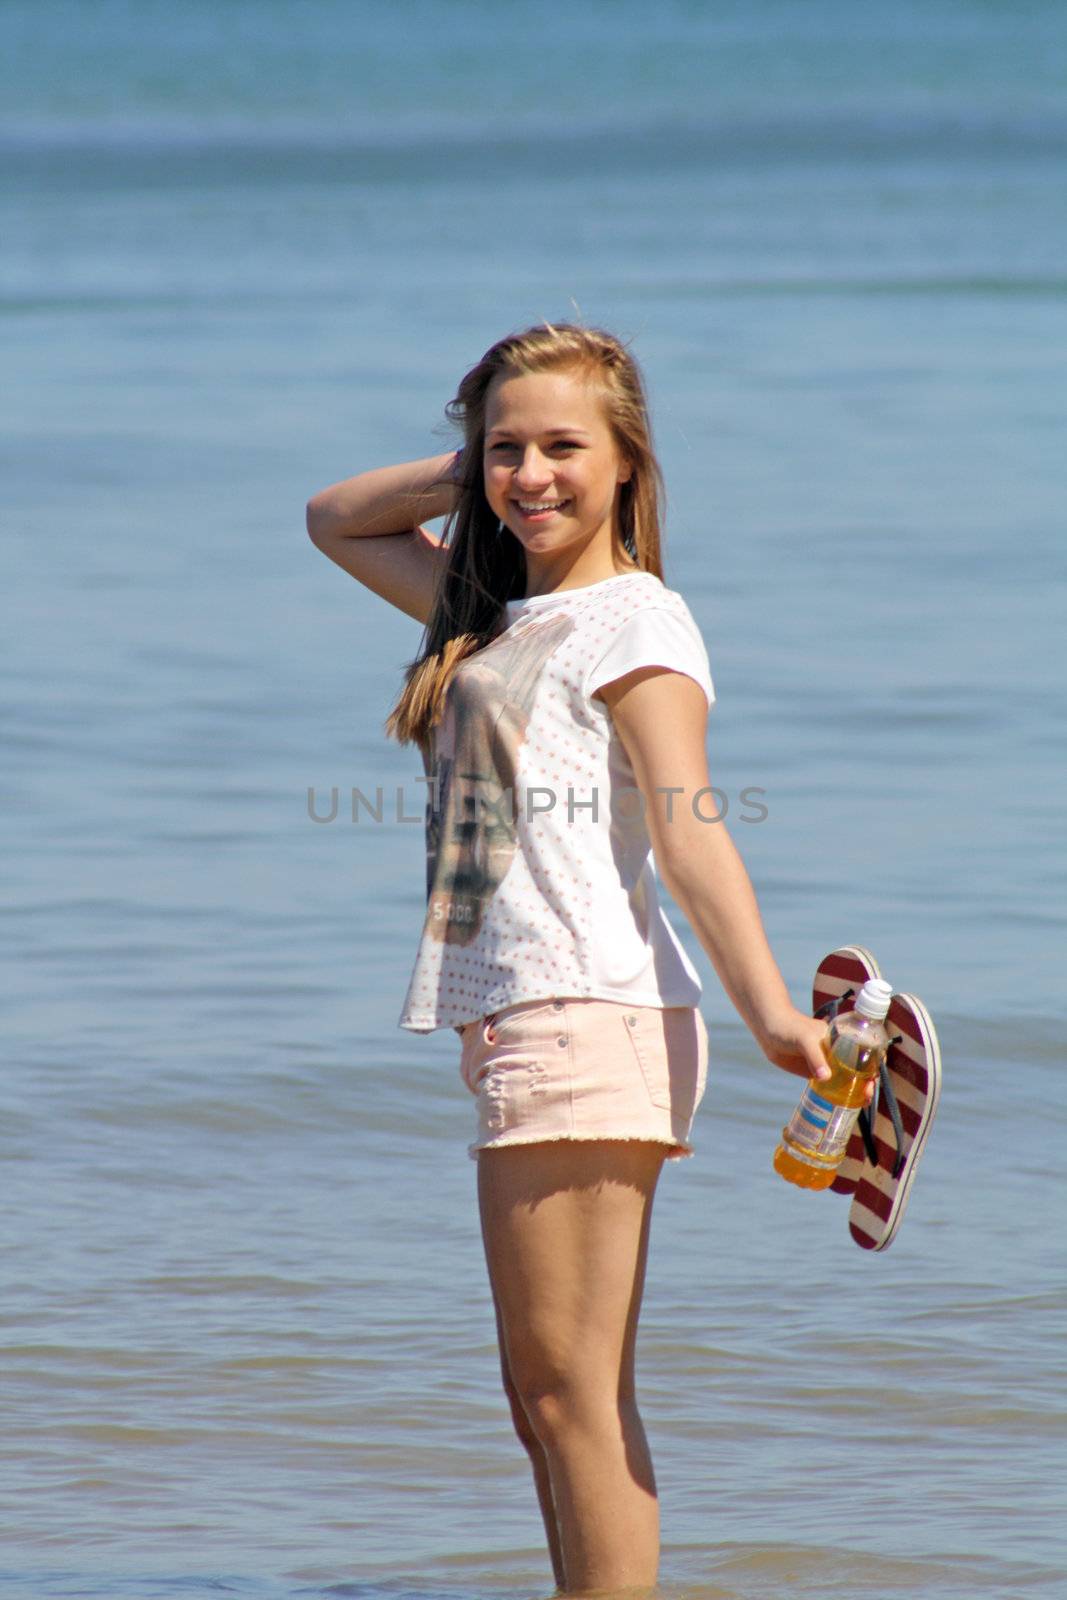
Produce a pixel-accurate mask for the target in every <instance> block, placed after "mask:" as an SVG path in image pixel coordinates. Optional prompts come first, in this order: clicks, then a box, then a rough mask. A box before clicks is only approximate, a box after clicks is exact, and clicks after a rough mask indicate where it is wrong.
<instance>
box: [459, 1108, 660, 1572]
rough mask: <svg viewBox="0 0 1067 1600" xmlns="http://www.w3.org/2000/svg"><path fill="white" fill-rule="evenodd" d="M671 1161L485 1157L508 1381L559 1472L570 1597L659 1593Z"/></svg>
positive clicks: (568, 1145) (634, 1149) (645, 1148)
mask: <svg viewBox="0 0 1067 1600" xmlns="http://www.w3.org/2000/svg"><path fill="white" fill-rule="evenodd" d="M664 1155H665V1150H664V1147H663V1145H660V1144H655V1143H653V1142H651V1141H645V1140H613V1139H605V1140H599V1139H598V1140H566V1139H560V1140H553V1141H549V1142H543V1143H536V1144H528V1145H512V1146H510V1147H508V1148H502V1149H497V1150H484V1151H482V1152H481V1154H480V1155H479V1158H478V1194H479V1204H480V1209H481V1218H482V1237H483V1241H484V1244H485V1252H486V1262H487V1265H488V1268H489V1276H490V1281H491V1283H492V1285H493V1295H494V1301H495V1304H496V1306H497V1315H498V1326H499V1328H500V1329H501V1330H502V1334H503V1338H502V1355H503V1358H504V1360H505V1361H506V1366H507V1372H508V1378H507V1379H506V1380H505V1386H506V1387H509V1386H510V1388H512V1389H513V1390H514V1393H515V1394H516V1395H517V1397H518V1400H519V1402H520V1405H521V1408H522V1411H523V1412H524V1413H525V1415H526V1417H527V1419H528V1421H529V1425H530V1429H531V1431H532V1433H533V1435H534V1437H535V1439H536V1440H537V1441H538V1443H539V1444H540V1446H541V1449H542V1451H543V1454H544V1460H545V1462H546V1463H547V1468H548V1478H549V1482H550V1485H551V1492H552V1505H553V1508H554V1512H555V1519H556V1527H557V1530H558V1536H559V1550H560V1555H561V1559H562V1567H563V1577H564V1580H565V1592H566V1593H567V1594H580V1593H582V1592H584V1591H587V1590H590V1589H611V1588H615V1589H619V1588H622V1587H624V1586H636V1585H651V1584H653V1583H654V1582H655V1578H656V1572H657V1568H658V1565H659V1505H658V1501H657V1499H656V1484H655V1477H654V1474H653V1470H652V1461H651V1458H650V1455H649V1450H648V1442H647V1440H646V1438H645V1432H644V1428H643V1426H642V1424H641V1418H640V1416H639V1414H638V1411H637V1403H636V1397H635V1388H634V1348H635V1342H636V1335H637V1319H638V1316H639V1313H640V1308H641V1296H642V1292H643V1289H644V1276H645V1264H646V1261H647V1254H648V1238H649V1227H650V1222H651V1209H652V1199H653V1195H654V1193H655V1188H656V1183H657V1180H658V1178H659V1173H660V1170H661V1168H662V1165H663V1160H664ZM520 1437H521V1435H520ZM543 1507H544V1500H542V1508H543ZM546 1524H547V1518H546ZM550 1545H551V1540H550ZM558 1582H559V1575H558V1574H557V1583H558Z"/></svg>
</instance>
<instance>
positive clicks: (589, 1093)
mask: <svg viewBox="0 0 1067 1600" xmlns="http://www.w3.org/2000/svg"><path fill="white" fill-rule="evenodd" d="M457 1032H459V1033H460V1037H461V1039H462V1040H463V1054H462V1057H461V1059H460V1064H459V1070H460V1076H461V1077H462V1079H463V1082H464V1083H465V1084H466V1086H467V1088H468V1089H469V1090H470V1092H471V1094H473V1095H474V1096H475V1098H476V1100H477V1110H478V1137H477V1139H476V1140H475V1142H474V1143H473V1144H472V1145H468V1147H467V1153H468V1154H469V1156H470V1157H471V1160H472V1161H474V1160H477V1157H478V1152H479V1150H496V1149H499V1148H500V1147H501V1146H502V1145H509V1144H533V1143H536V1142H537V1141H538V1140H543V1139H651V1140H654V1141H655V1142H656V1143H661V1144H665V1145H667V1146H668V1149H667V1153H666V1158H667V1160H669V1161H677V1160H679V1159H680V1158H681V1157H682V1156H691V1155H692V1154H693V1150H692V1146H691V1145H690V1143H689V1134H690V1130H691V1128H692V1125H693V1116H694V1114H695V1112H696V1109H697V1106H698V1105H699V1104H700V1102H701V1100H702V1099H703V1097H704V1088H705V1085H706V1082H707V1072H708V1031H707V1028H706V1027H705V1026H704V1019H703V1017H702V1016H701V1015H700V1012H699V1011H698V1010H697V1008H696V1007H695V1006H666V1007H659V1006H632V1005H624V1004H623V1003H621V1002H620V1001H616V1000H555V999H552V1000H533V1001H523V1002H521V1003H520V1004H519V1005H514V1006H507V1007H505V1008H504V1010H502V1011H496V1012H494V1013H493V1014H492V1015H490V1016H487V1017H482V1018H481V1019H480V1020H479V1021H477V1022H468V1023H467V1024H466V1026H465V1027H464V1028H463V1029H462V1030H459V1029H457Z"/></svg>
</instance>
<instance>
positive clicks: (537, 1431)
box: [514, 1371, 618, 1446]
mask: <svg viewBox="0 0 1067 1600" xmlns="http://www.w3.org/2000/svg"><path fill="white" fill-rule="evenodd" d="M514 1390H515V1394H516V1398H517V1401H518V1405H519V1407H520V1409H521V1411H522V1414H523V1416H524V1417H525V1418H526V1424H527V1426H528V1427H529V1430H530V1432H531V1434H532V1435H533V1437H534V1438H535V1439H536V1441H537V1443H538V1444H540V1445H542V1446H550V1445H552V1444H555V1443H558V1442H559V1440H561V1439H564V1438H566V1437H567V1436H568V1435H570V1434H573V1433H575V1432H576V1431H579V1430H583V1429H588V1428H590V1427H598V1426H600V1425H602V1424H603V1423H604V1421H605V1420H606V1419H608V1418H609V1417H610V1416H616V1417H617V1415H618V1407H617V1406H616V1405H615V1404H614V1402H613V1397H612V1396H611V1395H610V1394H608V1393H607V1392H606V1391H604V1390H603V1385H602V1384H601V1383H600V1382H598V1381H596V1380H595V1379H592V1378H590V1377H583V1376H582V1375H581V1374H580V1373H563V1372H559V1371H541V1372H528V1373H525V1374H523V1373H519V1374H517V1375H516V1377H515V1381H514Z"/></svg>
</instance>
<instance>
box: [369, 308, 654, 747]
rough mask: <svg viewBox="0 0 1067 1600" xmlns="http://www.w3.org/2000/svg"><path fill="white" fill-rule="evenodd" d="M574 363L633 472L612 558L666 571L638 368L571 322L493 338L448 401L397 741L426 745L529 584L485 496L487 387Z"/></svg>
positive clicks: (389, 724)
mask: <svg viewBox="0 0 1067 1600" xmlns="http://www.w3.org/2000/svg"><path fill="white" fill-rule="evenodd" d="M561 370H563V371H576V372H578V373H580V374H582V375H583V376H587V377H588V378H589V379H590V380H592V381H593V382H594V383H595V385H596V387H597V388H598V389H599V391H600V394H601V396H602V398H603V401H604V408H605V414H606V418H607V422H608V425H609V427H610V428H611V431H612V435H613V437H614V440H615V446H616V449H617V450H618V451H619V454H620V456H621V457H622V459H623V460H624V461H626V462H628V463H629V464H630V467H631V469H632V470H631V475H630V477H629V478H628V479H627V480H626V481H625V482H624V483H622V484H620V485H619V491H618V493H619V499H618V518H617V523H616V534H615V550H614V552H613V553H614V554H615V556H616V557H618V556H619V555H621V554H623V553H625V555H627V556H629V558H630V560H631V561H635V562H636V563H637V565H638V566H639V567H641V568H642V569H643V570H644V571H646V572H652V573H654V574H655V575H656V577H658V578H662V576H663V566H662V561H661V558H660V517H661V508H662V505H663V474H662V472H661V471H660V466H659V462H658V461H657V460H656V456H655V452H654V450H653V447H652V428H651V423H650V421H649V416H648V401H647V399H646V395H645V386H644V381H643V379H642V377H641V372H640V369H639V368H638V365H637V363H636V361H635V360H634V358H633V357H632V356H631V355H630V352H629V351H628V350H627V349H626V348H625V346H624V345H623V344H622V343H621V342H620V340H618V339H617V338H615V336H614V335H613V334H610V333H605V332H604V331H603V330H602V329H599V328H584V327H579V326H577V325H575V324H573V323H554V324H553V323H548V322H545V323H541V324H539V325H538V326H536V327H533V328H527V329H525V330H524V332H522V333H513V334H509V335H508V337H507V338H505V339H500V340H498V341H497V343H496V344H494V345H492V346H490V348H489V349H488V350H487V351H486V352H485V355H484V356H483V357H482V359H481V360H480V361H479V362H478V364H477V366H474V367H472V368H471V370H470V371H469V372H468V373H467V374H466V376H465V377H464V379H463V381H462V382H461V384H460V386H459V389H458V390H457V392H456V397H455V399H454V400H450V401H449V402H448V404H447V405H446V407H445V413H446V415H447V416H448V418H449V420H450V421H452V422H455V423H458V424H459V425H460V426H461V427H462V429H463V456H462V464H461V473H460V483H459V486H458V488H459V492H458V495H457V498H456V504H455V507H454V509H453V510H452V511H451V512H450V513H449V516H448V518H447V520H446V522H445V529H444V536H443V540H444V543H446V544H447V546H448V562H447V565H446V566H445V568H444V571H443V573H442V576H441V580H440V583H439V585H438V588H437V593H436V597H435V599H434V604H433V609H432V611H431V612H430V616H429V618H428V620H427V623H426V628H425V631H424V633H423V637H422V645H421V648H420V651H419V654H418V655H417V656H416V658H415V659H414V661H411V662H409V663H408V665H407V667H406V669H405V675H404V688H403V690H402V691H401V694H400V698H399V699H398V700H397V703H396V705H395V706H394V707H393V709H392V711H391V712H390V714H389V717H388V720H387V721H386V724H385V732H386V734H387V736H389V737H390V738H394V739H396V740H397V741H398V742H399V743H400V744H410V743H412V742H414V743H416V744H418V745H419V746H420V747H422V748H425V746H426V744H427V741H428V738H429V733H430V729H431V728H432V727H433V726H434V724H435V723H436V722H437V721H438V720H439V718H440V716H441V713H442V711H443V709H444V700H445V694H446V691H447V689H448V685H449V682H450V681H451V678H452V675H453V673H454V672H455V670H456V668H457V666H458V665H459V663H460V662H461V661H463V660H464V659H465V658H466V657H467V656H470V655H473V654H474V653H475V651H477V650H481V649H483V648H484V646H485V645H487V644H488V643H489V641H490V639H491V638H492V637H493V635H494V634H495V632H496V631H497V628H498V625H499V622H500V618H501V612H502V610H503V606H504V602H505V601H506V600H514V599H521V598H522V596H523V595H524V594H525V592H526V553H525V551H524V550H523V548H522V545H521V544H520V543H519V541H518V539H516V538H515V536H514V534H513V533H512V532H511V531H510V529H508V528H506V527H505V526H504V525H503V524H502V523H498V521H497V518H496V517H495V516H494V514H493V512H492V511H491V510H490V508H489V503H488V501H487V500H486V498H485V491H484V487H483V476H482V453H483V450H484V445H485V412H486V402H487V399H488V394H489V387H490V385H491V384H492V382H493V380H494V379H495V378H497V377H501V376H503V375H506V376H507V377H520V376H521V377H524V376H526V375H528V374H530V373H534V372H558V371H561Z"/></svg>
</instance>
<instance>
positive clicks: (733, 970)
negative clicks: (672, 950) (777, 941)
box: [600, 667, 829, 1078]
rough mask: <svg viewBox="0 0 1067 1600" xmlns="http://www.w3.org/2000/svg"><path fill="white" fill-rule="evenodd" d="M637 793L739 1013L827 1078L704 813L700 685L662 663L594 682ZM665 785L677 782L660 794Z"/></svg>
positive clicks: (767, 1050) (786, 1061)
mask: <svg viewBox="0 0 1067 1600" xmlns="http://www.w3.org/2000/svg"><path fill="white" fill-rule="evenodd" d="M600 693H601V695H602V697H603V699H604V701H605V703H606V704H607V706H608V709H609V711H610V712H611V716H612V720H613V722H614V724H615V727H616V730H617V731H618V734H619V737H620V739H621V740H622V742H623V745H624V746H625V748H626V752H627V754H628V755H629V757H630V762H631V764H632V766H633V769H634V776H635V778H636V780H637V784H638V787H639V788H640V790H641V792H642V795H643V796H644V799H645V815H646V819H647V823H648V831H649V837H650V839H651V841H652V849H653V853H654V855H655V858H656V865H657V868H658V869H659V872H660V875H661V877H662V878H663V881H664V883H665V885H666V887H667V889H668V890H669V892H670V894H671V896H672V898H673V899H674V901H675V903H676V904H677V906H678V907H679V909H680V910H681V911H682V912H683V913H684V915H685V917H686V919H687V920H688V922H689V924H690V926H691V927H692V929H693V931H694V933H695V934H696V936H697V938H698V939H699V940H700V943H701V944H702V945H703V947H704V949H705V950H706V951H707V953H708V956H709V958H710V960H711V962H712V964H713V966H714V967H715V970H716V972H717V973H718V975H719V978H720V980H721V982H722V986H723V988H724V989H725V990H726V993H727V994H728V995H729V997H730V1000H731V1001H732V1003H733V1005H734V1007H735V1008H736V1010H737V1012H738V1015H739V1016H740V1017H741V1020H742V1021H743V1022H744V1023H745V1025H746V1027H747V1028H748V1029H749V1031H750V1032H751V1034H752V1036H753V1038H754V1039H755V1040H756V1042H757V1044H758V1045H759V1047H760V1049H761V1050H762V1051H763V1053H764V1055H765V1056H766V1057H767V1059H768V1061H771V1062H773V1064H774V1065H775V1066H776V1067H781V1068H782V1069H783V1070H784V1071H786V1072H793V1073H796V1074H798V1075H799V1076H801V1077H805V1078H813V1077H820V1078H825V1077H828V1076H829V1068H828V1067H827V1066H826V1063H825V1061H824V1059H823V1056H822V1051H821V1049H820V1048H819V1041H820V1040H821V1039H822V1037H823V1035H824V1034H825V1032H826V1024H825V1022H818V1021H816V1020H815V1018H813V1017H809V1016H806V1015H805V1014H804V1013H803V1012H801V1011H798V1010H797V1008H796V1007H795V1006H794V1005H793V1003H792V1001H791V1000H790V998H789V992H788V990H787V989H786V986H785V982H784V980H783V978H782V974H781V973H780V971H779V970H778V966H777V964H776V962H775V959H774V956H773V955H772V954H771V949H770V946H769V944H768V943H767V935H766V933H765V931H764V927H763V919H762V917H761V916H760V911H759V906H758V904H757V901H756V895H755V892H754V890H753V888H752V884H751V881H750V880H749V876H748V873H747V872H746V871H745V867H744V863H743V862H742V860H741V857H740V855H739V854H738V852H737V849H736V847H735V846H734V843H733V840H732V839H731V838H730V835H729V834H728V833H727V831H726V826H725V823H724V822H713V821H711V820H710V818H711V817H713V816H714V815H715V807H714V805H713V804H712V803H711V801H710V797H709V796H708V795H707V794H705V795H704V796H703V797H702V798H700V799H698V801H697V809H698V811H699V812H700V813H701V814H702V815H703V816H704V817H705V819H708V820H704V821H701V820H700V817H699V816H698V815H697V814H695V813H694V808H693V796H694V795H696V794H697V793H698V791H699V790H701V789H709V788H710V786H711V778H710V776H709V774H708V764H707V756H706V753H705V749H704V740H705V734H706V728H707V715H708V707H707V701H706V700H705V698H704V694H703V691H702V690H701V688H700V686H699V685H698V684H697V683H695V682H694V681H693V679H692V678H689V677H686V676H685V675H684V674H683V673H679V672H671V671H669V670H668V669H667V668H665V667H643V668H641V669H639V670H638V671H636V672H631V673H627V675H626V676H625V677H623V678H617V679H616V680H615V681H614V682H613V683H610V684H606V685H604V686H603V688H602V689H601V691H600ZM669 788H673V789H674V790H676V791H678V790H680V791H681V792H680V793H679V792H675V793H674V794H668V793H665V792H664V791H665V790H667V789H669Z"/></svg>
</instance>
